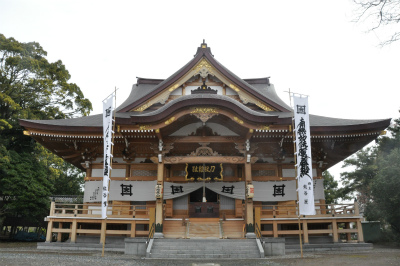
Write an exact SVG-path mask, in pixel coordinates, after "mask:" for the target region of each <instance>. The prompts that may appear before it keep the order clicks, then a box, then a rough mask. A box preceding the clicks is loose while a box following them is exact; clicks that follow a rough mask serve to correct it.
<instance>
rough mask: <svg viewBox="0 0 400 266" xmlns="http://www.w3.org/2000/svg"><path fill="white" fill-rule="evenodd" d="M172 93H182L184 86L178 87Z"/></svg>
mask: <svg viewBox="0 0 400 266" xmlns="http://www.w3.org/2000/svg"><path fill="white" fill-rule="evenodd" d="M170 95H182V88H181V87H179V88H177V89H176V90H174V91H173V92H171V94H170Z"/></svg>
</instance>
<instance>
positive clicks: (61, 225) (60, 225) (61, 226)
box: [57, 222, 63, 242]
mask: <svg viewBox="0 0 400 266" xmlns="http://www.w3.org/2000/svg"><path fill="white" fill-rule="evenodd" d="M62 228H63V223H61V222H59V223H58V229H62ZM61 238H62V234H61V233H60V232H59V233H58V234H57V242H61Z"/></svg>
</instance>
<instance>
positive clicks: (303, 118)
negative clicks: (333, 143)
mask: <svg viewBox="0 0 400 266" xmlns="http://www.w3.org/2000/svg"><path fill="white" fill-rule="evenodd" d="M293 103H294V123H295V132H296V156H297V165H296V166H297V173H296V178H297V181H298V191H297V193H298V194H299V209H300V213H299V215H315V204H314V192H313V176H312V160H311V141H310V119H309V113H308V97H296V96H294V95H293Z"/></svg>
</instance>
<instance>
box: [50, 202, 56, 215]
mask: <svg viewBox="0 0 400 266" xmlns="http://www.w3.org/2000/svg"><path fill="white" fill-rule="evenodd" d="M55 209H56V203H55V202H54V201H51V204H50V216H54V212H55Z"/></svg>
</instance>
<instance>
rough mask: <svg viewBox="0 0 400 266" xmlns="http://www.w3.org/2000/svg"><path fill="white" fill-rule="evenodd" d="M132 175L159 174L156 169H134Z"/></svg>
mask: <svg viewBox="0 0 400 266" xmlns="http://www.w3.org/2000/svg"><path fill="white" fill-rule="evenodd" d="M132 176H157V171H156V170H132Z"/></svg>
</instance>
